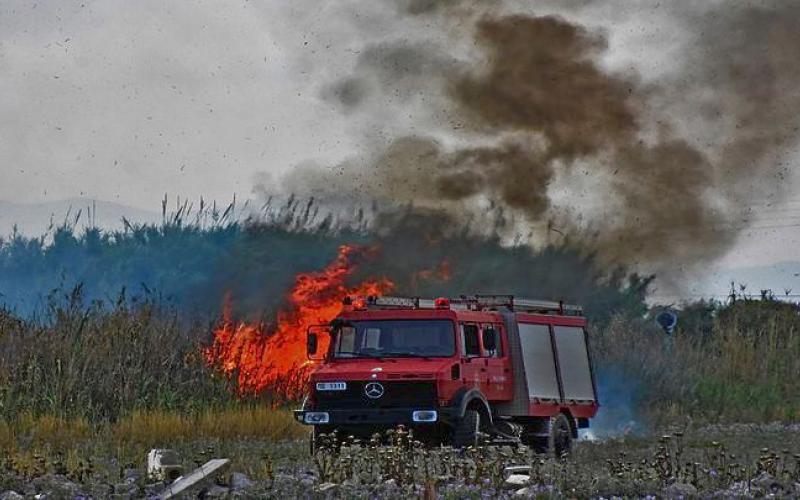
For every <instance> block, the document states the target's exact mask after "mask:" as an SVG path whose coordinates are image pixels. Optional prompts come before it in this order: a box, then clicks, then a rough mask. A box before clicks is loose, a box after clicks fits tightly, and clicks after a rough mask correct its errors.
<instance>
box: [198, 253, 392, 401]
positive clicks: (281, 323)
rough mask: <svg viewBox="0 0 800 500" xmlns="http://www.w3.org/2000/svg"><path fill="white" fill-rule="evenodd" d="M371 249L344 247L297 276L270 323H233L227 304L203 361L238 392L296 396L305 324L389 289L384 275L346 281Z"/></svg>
mask: <svg viewBox="0 0 800 500" xmlns="http://www.w3.org/2000/svg"><path fill="white" fill-rule="evenodd" d="M376 251H377V248H375V247H361V246H355V245H343V246H341V247H340V248H339V253H338V255H337V257H336V259H335V260H334V261H333V262H331V263H330V264H329V265H328V266H327V267H325V269H323V270H321V271H317V272H310V273H301V274H299V275H298V276H297V278H296V280H295V284H294V286H293V287H292V289H291V290H290V291H289V293H288V296H287V303H286V306H285V307H284V308H283V309H282V310H280V311H279V312H278V314H277V321H276V324H275V326H274V327H271V328H270V327H267V326H265V325H264V324H263V323H248V322H244V321H236V320H234V319H232V318H231V317H230V309H228V308H226V312H225V317H224V321H223V322H222V324H221V325H220V326H219V327H218V328H217V329H215V330H214V340H213V344H212V345H211V346H209V347H208V348H206V349H205V350H204V354H205V358H206V360H207V362H208V363H209V364H210V365H211V366H214V367H217V368H218V369H220V370H221V371H222V372H223V373H224V374H226V375H228V376H230V377H232V378H234V379H235V381H236V385H237V389H238V391H239V393H240V395H256V394H260V393H262V392H264V391H265V390H266V389H270V390H271V391H272V392H273V397H277V398H281V397H282V398H286V399H290V400H292V399H294V400H296V399H297V398H298V397H299V396H300V395H301V393H302V391H303V389H304V386H303V382H304V381H305V379H306V376H307V374H308V367H309V365H310V364H311V362H310V361H308V359H307V358H306V331H307V329H308V327H309V326H312V325H320V324H327V323H328V322H329V321H331V320H332V319H333V318H335V317H336V315H338V314H339V313H340V312H341V310H342V299H343V298H344V297H346V296H348V295H361V296H367V295H381V294H383V293H385V292H388V291H391V290H392V289H393V288H394V283H392V282H391V281H389V280H388V279H385V278H379V279H367V280H364V281H361V282H360V283H358V284H356V285H348V284H347V283H346V281H347V279H348V278H350V277H351V276H352V275H353V272H354V271H355V269H356V267H357V265H358V260H359V259H364V258H370V256H372V255H374V253H375V252H376ZM322 340H326V339H325V338H323V339H322ZM324 348H325V346H324V345H323V350H324Z"/></svg>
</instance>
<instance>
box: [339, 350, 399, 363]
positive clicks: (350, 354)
mask: <svg viewBox="0 0 800 500" xmlns="http://www.w3.org/2000/svg"><path fill="white" fill-rule="evenodd" d="M342 354H344V355H345V356H342ZM335 357H336V358H337V359H378V360H381V361H384V359H383V358H384V357H385V355H384V354H383V353H381V354H368V353H364V352H354V351H337V352H336V353H335ZM389 361H393V360H389Z"/></svg>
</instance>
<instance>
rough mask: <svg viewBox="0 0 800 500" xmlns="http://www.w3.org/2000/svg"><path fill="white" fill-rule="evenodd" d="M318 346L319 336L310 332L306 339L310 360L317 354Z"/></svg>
mask: <svg viewBox="0 0 800 500" xmlns="http://www.w3.org/2000/svg"><path fill="white" fill-rule="evenodd" d="M318 344H319V339H318V338H317V334H316V333H315V332H308V337H306V354H307V355H308V357H309V358H310V357H312V356H313V355H315V354H316V353H317V347H318Z"/></svg>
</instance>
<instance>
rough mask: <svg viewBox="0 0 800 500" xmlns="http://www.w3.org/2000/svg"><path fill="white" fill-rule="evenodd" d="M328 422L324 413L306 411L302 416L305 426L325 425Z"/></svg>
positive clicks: (327, 417)
mask: <svg viewBox="0 0 800 500" xmlns="http://www.w3.org/2000/svg"><path fill="white" fill-rule="evenodd" d="M330 420H331V417H330V415H328V412H326V411H307V412H306V413H305V415H304V416H303V421H304V422H305V423H307V424H327V423H328V422H330Z"/></svg>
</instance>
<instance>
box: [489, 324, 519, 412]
mask: <svg viewBox="0 0 800 500" xmlns="http://www.w3.org/2000/svg"><path fill="white" fill-rule="evenodd" d="M492 332H494V333H492ZM484 335H492V336H493V338H494V344H495V348H494V349H491V350H490V349H487V346H486V345H484V343H483V338H484ZM505 339H506V336H505V332H504V328H503V325H501V324H484V325H481V348H482V349H481V351H482V354H483V360H482V361H483V364H484V366H485V367H486V376H487V384H486V390H485V392H484V395H485V396H486V399H488V400H490V401H508V400H509V399H511V397H512V391H513V388H514V383H513V380H512V378H511V360H510V359H509V356H508V345H507V342H505Z"/></svg>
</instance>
